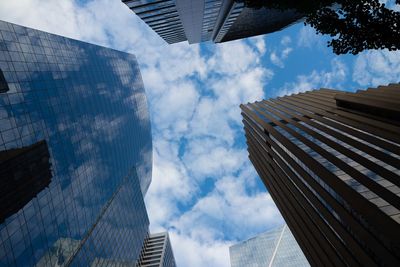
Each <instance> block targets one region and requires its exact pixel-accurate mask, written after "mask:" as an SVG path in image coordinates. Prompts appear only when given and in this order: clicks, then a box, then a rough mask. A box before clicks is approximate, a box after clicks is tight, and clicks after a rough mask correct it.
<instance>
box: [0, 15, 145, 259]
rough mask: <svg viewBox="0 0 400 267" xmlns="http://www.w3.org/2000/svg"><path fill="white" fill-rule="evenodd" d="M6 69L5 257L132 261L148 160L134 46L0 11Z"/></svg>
mask: <svg viewBox="0 0 400 267" xmlns="http://www.w3.org/2000/svg"><path fill="white" fill-rule="evenodd" d="M0 73H1V75H0V89H1V90H0V138H1V139H0V166H1V170H0V172H1V179H0V183H1V187H0V190H1V193H2V194H1V195H0V198H1V204H0V208H1V212H0V214H1V222H0V266H1V267H3V266H38V267H39V266H109V265H108V264H106V263H108V262H114V263H118V264H125V265H128V266H132V265H133V266H134V265H135V264H136V263H137V262H138V260H139V257H140V253H141V251H142V247H143V244H144V242H145V240H146V238H147V237H148V235H149V231H148V226H149V220H148V217H147V212H146V208H145V204H144V201H143V196H144V195H145V193H146V191H147V189H148V187H149V185H150V182H151V166H152V140H151V129H150V120H149V113H148V112H149V111H148V108H147V100H146V96H145V91H144V87H143V82H142V79H141V75H140V71H139V67H138V64H137V61H136V58H135V56H134V55H131V54H127V53H123V52H119V51H115V50H113V49H109V48H104V47H100V46H96V45H91V44H88V43H84V42H80V41H76V40H72V39H68V38H64V37H61V36H57V35H53V34H49V33H46V32H42V31H38V30H34V29H30V28H26V27H22V26H18V25H15V24H11V23H7V22H2V21H0ZM3 191H4V192H3ZM10 193H11V194H10ZM5 203H7V204H5ZM118 266H120V265H118Z"/></svg>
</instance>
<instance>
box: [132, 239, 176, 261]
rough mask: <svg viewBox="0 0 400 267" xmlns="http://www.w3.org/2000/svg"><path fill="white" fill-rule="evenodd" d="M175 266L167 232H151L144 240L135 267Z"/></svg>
mask: <svg viewBox="0 0 400 267" xmlns="http://www.w3.org/2000/svg"><path fill="white" fill-rule="evenodd" d="M147 266H152V267H175V266H176V265H175V258H174V253H173V252H172V247H171V243H170V242H169V236H168V233H167V232H165V233H159V234H151V235H150V236H149V237H148V238H147V239H146V241H145V244H144V246H143V249H142V253H141V255H140V260H139V263H138V264H137V267H147Z"/></svg>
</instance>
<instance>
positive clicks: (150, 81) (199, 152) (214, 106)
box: [0, 0, 400, 267]
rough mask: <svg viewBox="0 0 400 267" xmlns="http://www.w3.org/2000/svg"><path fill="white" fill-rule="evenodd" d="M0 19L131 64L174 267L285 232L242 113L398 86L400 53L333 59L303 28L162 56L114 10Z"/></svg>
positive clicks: (58, 10)
mask: <svg viewBox="0 0 400 267" xmlns="http://www.w3.org/2000/svg"><path fill="white" fill-rule="evenodd" d="M0 19H2V20H5V21H9V22H13V23H17V24H21V25H24V26H28V27H32V28H37V29H40V30H44V31H48V32H51V33H56V34H60V35H64V36H67V37H71V38H75V39H78V40H83V41H87V42H91V43H95V44H99V45H103V46H107V47H111V48H114V49H117V50H122V51H126V52H129V53H133V54H135V55H136V56H137V59H138V61H139V64H140V66H141V73H142V76H143V81H144V85H145V88H146V92H147V96H148V101H149V104H150V111H151V119H152V130H153V146H154V151H153V181H152V184H151V186H150V189H149V191H148V193H147V195H146V198H145V200H146V205H147V209H148V213H149V217H150V222H151V225H150V227H151V231H153V232H157V231H162V230H168V231H169V232H170V236H171V239H172V245H173V248H174V253H175V257H176V260H177V263H178V265H179V266H194V267H196V266H218V267H219V266H229V250H228V248H229V246H230V245H231V244H233V243H235V242H238V241H240V240H244V239H247V238H249V237H251V236H254V235H256V234H258V233H260V232H262V231H265V230H267V229H270V228H272V227H274V226H277V225H279V224H281V223H282V222H283V220H282V218H281V217H280V215H279V212H278V210H277V208H276V206H275V205H274V203H273V201H272V199H271V197H270V196H269V195H268V193H267V192H266V190H265V188H264V186H263V185H262V183H261V182H260V180H259V178H258V177H257V174H256V173H255V171H254V169H253V167H252V165H251V164H250V162H249V161H248V158H247V151H246V144H245V139H244V134H243V130H242V123H241V116H240V109H239V105H240V104H241V103H246V102H252V101H256V100H261V99H263V98H269V97H276V96H281V95H284V94H290V93H297V92H301V91H305V90H310V89H316V88H320V87H327V88H335V89H343V90H349V91H354V90H356V89H363V88H367V87H369V86H377V85H380V84H387V83H389V82H399V80H400V53H399V52H389V51H385V50H384V51H365V52H363V53H361V54H359V55H357V56H353V55H342V56H336V55H334V54H333V53H332V52H331V49H330V48H327V47H326V42H327V39H326V38H325V37H322V36H319V35H316V34H315V32H314V30H313V29H312V28H309V27H305V26H304V25H303V24H301V23H300V24H297V25H294V26H291V27H289V28H287V29H285V30H283V31H281V32H276V33H273V34H269V35H267V36H261V37H254V38H249V39H246V40H240V41H234V42H230V43H224V44H218V45H215V44H213V43H205V44H201V45H188V44H187V43H186V42H185V43H180V44H175V45H167V44H166V43H165V42H164V41H163V40H161V39H160V38H159V37H158V36H157V34H156V33H154V32H153V31H152V30H151V29H150V28H148V27H147V25H146V24H144V23H143V22H142V21H141V20H140V19H139V18H138V17H136V15H135V14H134V13H132V12H131V11H130V10H129V9H128V8H127V7H126V6H125V5H124V4H122V3H121V2H120V1H119V0H95V1H84V0H79V1H74V0H62V1H54V0H47V1H46V0H18V1H1V2H0Z"/></svg>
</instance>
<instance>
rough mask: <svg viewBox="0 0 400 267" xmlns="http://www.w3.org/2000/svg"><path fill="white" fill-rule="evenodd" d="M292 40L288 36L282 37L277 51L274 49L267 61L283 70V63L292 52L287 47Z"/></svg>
mask: <svg viewBox="0 0 400 267" xmlns="http://www.w3.org/2000/svg"><path fill="white" fill-rule="evenodd" d="M291 42H292V39H291V38H290V37H289V36H283V37H282V39H281V42H280V44H281V45H280V47H279V48H278V49H274V50H273V51H272V52H271V54H270V56H269V59H270V60H271V62H272V64H274V65H276V66H278V67H280V68H284V67H285V64H284V61H285V60H286V59H287V58H288V57H289V54H290V53H291V52H292V51H293V49H292V48H291V47H289V45H290V44H291Z"/></svg>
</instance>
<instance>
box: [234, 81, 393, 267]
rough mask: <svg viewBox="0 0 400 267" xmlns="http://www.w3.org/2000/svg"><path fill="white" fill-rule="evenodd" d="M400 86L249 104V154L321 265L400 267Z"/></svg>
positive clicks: (246, 118)
mask: <svg viewBox="0 0 400 267" xmlns="http://www.w3.org/2000/svg"><path fill="white" fill-rule="evenodd" d="M399 107H400V85H398V84H391V85H389V86H380V87H378V88H376V89H371V88H370V89H368V90H365V91H363V90H360V91H357V92H356V93H344V92H341V91H336V90H328V89H320V90H316V91H311V92H306V93H300V94H296V95H291V96H285V97H281V98H277V99H270V100H264V101H261V102H256V103H252V104H246V105H242V106H241V108H242V115H243V123H244V128H245V132H246V137H247V144H248V150H249V157H250V160H251V161H252V163H253V165H254V167H255V169H256V170H257V172H258V174H259V175H260V177H261V179H262V181H263V182H264V184H265V186H266V187H267V189H268V191H269V192H270V193H271V196H272V198H273V199H274V201H275V203H276V205H277V206H278V208H279V210H280V211H281V213H282V215H283V217H284V219H285V220H286V222H287V224H288V226H289V227H290V230H291V231H292V233H293V235H294V237H295V238H296V240H297V241H298V243H299V245H300V247H301V248H302V250H303V252H304V254H305V255H306V257H307V259H308V261H309V262H310V264H311V265H312V266H344V265H348V266H377V265H380V266H400V197H399V196H400V134H399V133H400V108H399Z"/></svg>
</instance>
